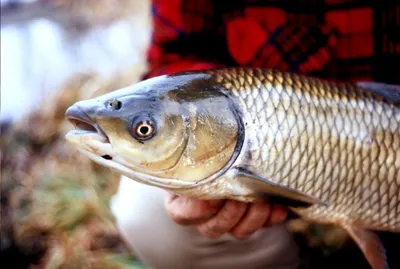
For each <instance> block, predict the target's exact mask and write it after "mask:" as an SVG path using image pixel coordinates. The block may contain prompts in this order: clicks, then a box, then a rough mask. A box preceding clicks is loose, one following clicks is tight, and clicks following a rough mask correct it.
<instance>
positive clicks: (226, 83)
mask: <svg viewBox="0 0 400 269" xmlns="http://www.w3.org/2000/svg"><path fill="white" fill-rule="evenodd" d="M208 73H210V74H212V75H213V76H215V80H216V82H217V83H220V84H222V85H223V87H224V88H226V89H229V90H230V91H231V93H232V95H233V96H234V98H236V100H237V103H238V104H240V107H241V111H242V112H243V114H244V115H246V120H245V125H247V126H250V127H248V128H247V129H246V133H247V137H248V141H247V143H248V145H247V156H246V158H245V159H243V161H242V165H245V166H246V167H250V170H251V171H252V172H253V173H254V174H257V175H258V176H260V177H263V178H266V179H269V180H271V181H273V182H275V183H278V184H280V185H283V186H287V187H291V188H294V189H296V190H299V191H301V192H303V193H306V194H309V195H311V196H313V197H316V198H318V199H320V200H322V201H324V202H325V203H326V204H327V206H325V205H323V206H322V205H314V206H311V207H310V208H307V209H305V210H304V209H298V210H297V211H298V213H299V214H301V215H302V216H304V217H306V218H308V219H310V220H314V221H318V222H327V223H332V222H351V223H357V224H358V225H360V226H363V227H365V228H371V229H375V230H385V231H393V232H400V105H399V104H395V103H391V102H388V101H385V100H384V99H383V98H382V97H380V96H377V95H374V94H372V93H371V92H368V91H366V90H363V89H362V88H360V87H357V86H356V85H354V84H350V83H343V84H336V83H330V82H327V81H322V80H319V79H315V78H309V77H305V76H301V75H296V74H290V73H281V72H277V71H274V70H262V69H229V70H218V71H209V72H208Z"/></svg>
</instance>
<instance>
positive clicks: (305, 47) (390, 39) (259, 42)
mask: <svg viewBox="0 0 400 269" xmlns="http://www.w3.org/2000/svg"><path fill="white" fill-rule="evenodd" d="M381 2H382V3H383V2H385V4H382V3H381ZM152 14H153V26H154V32H153V36H152V44H151V46H150V48H149V51H148V61H149V64H150V71H149V73H148V74H147V76H146V77H152V76H156V75H161V74H166V73H171V72H175V71H182V70H194V69H204V68H213V67H223V66H249V67H263V68H274V69H279V70H282V71H291V72H298V73H304V74H309V75H315V76H319V77H322V78H329V79H336V80H375V81H386V82H390V83H399V82H400V64H399V63H400V4H399V3H398V1H397V0H382V1H372V0H308V1H305V0H279V1H277V0H264V1H263V0H229V1H223V0H153V4H152ZM396 16H397V18H396Z"/></svg>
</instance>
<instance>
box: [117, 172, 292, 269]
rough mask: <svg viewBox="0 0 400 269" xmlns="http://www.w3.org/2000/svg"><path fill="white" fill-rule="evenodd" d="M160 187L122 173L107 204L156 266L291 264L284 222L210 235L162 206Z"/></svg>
mask: <svg viewBox="0 0 400 269" xmlns="http://www.w3.org/2000/svg"><path fill="white" fill-rule="evenodd" d="M163 197H164V191H163V190H161V189H158V188H155V187H150V186H146V185H143V184H140V183H137V182H135V181H133V180H131V179H128V178H125V177H122V178H121V183H120V186H119V190H118V192H117V194H116V195H115V196H114V197H113V200H112V202H111V209H112V211H113V214H114V215H115V217H116V219H117V225H118V228H119V230H120V232H121V233H122V236H123V237H124V238H125V240H126V241H127V242H128V244H130V246H131V247H132V249H133V251H134V252H135V254H136V255H137V256H138V258H140V259H141V261H143V262H144V263H145V264H147V265H148V266H150V267H152V268H154V269H181V268H182V269H203V268H204V269H205V268H218V269H219V268H221V269H225V268H230V269H236V268H246V269H250V268H274V269H278V268H279V269H292V268H293V269H294V268H297V267H298V265H299V259H298V252H297V247H296V245H295V242H294V241H293V238H292V237H291V235H290V233H289V232H288V231H287V230H286V229H285V228H284V227H283V226H276V227H272V228H266V229H262V230H260V231H258V232H257V233H255V234H253V236H251V237H250V238H249V239H247V240H242V241H241V240H236V239H234V238H233V237H231V236H229V235H225V236H223V237H221V238H219V239H208V238H206V237H204V236H202V235H201V234H200V233H198V232H197V230H196V229H195V228H194V227H191V226H181V225H177V224H175V223H174V222H173V221H172V220H171V219H170V218H169V217H168V216H167V213H166V212H165V209H164V206H163Z"/></svg>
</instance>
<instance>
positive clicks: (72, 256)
mask: <svg viewBox="0 0 400 269" xmlns="http://www.w3.org/2000/svg"><path fill="white" fill-rule="evenodd" d="M174 2H176V1H174ZM233 2H235V3H238V2H240V1H239V0H235V1H233ZM253 2H257V1H253ZM271 2H277V3H278V2H279V3H282V5H283V6H285V7H291V8H295V7H302V8H303V10H304V9H308V8H317V7H322V5H316V3H320V4H321V3H323V2H324V0H322V1H318V0H315V1H314V0H310V1H300V0H293V1H286V0H282V1H271ZM327 2H330V3H339V4H342V3H344V2H346V3H349V4H350V5H355V4H357V3H360V2H363V3H367V2H368V3H372V2H373V3H377V4H376V7H378V6H381V7H383V6H384V5H386V6H385V8H382V13H379V12H378V13H375V14H378V15H377V16H378V19H379V22H378V23H381V24H382V25H383V26H382V27H383V29H384V30H385V31H386V30H387V33H390V36H391V38H392V39H390V40H392V41H390V42H389V41H388V40H389V39H388V36H389V34H388V35H386V33H385V32H382V33H381V34H380V36H379V38H380V39H379V41H375V43H374V44H375V47H376V48H378V50H377V52H375V54H374V56H371V55H369V54H368V53H372V52H370V51H369V49H368V48H366V46H363V45H362V44H364V41H363V40H369V39H372V34H371V33H370V32H371V31H372V30H371V29H372V26H371V27H370V28H371V29H369V30H368V31H370V32H368V31H367V30H365V29H364V30H365V31H366V32H361V34H359V35H358V36H356V37H355V38H356V39H357V38H358V39H357V40H358V41H357V40H355V42H353V43H352V39H350V38H347V39H346V38H344V39H343V40H339V41H338V44H337V45H338V47H339V48H342V49H343V48H344V49H343V50H342V51H344V54H342V56H343V55H344V56H343V57H342V58H340V57H341V56H340V55H339V57H338V60H335V61H333V62H332V65H330V66H329V68H328V69H329V71H330V72H332V70H333V73H334V74H335V78H336V79H346V78H347V77H350V74H351V73H352V72H353V71H354V70H355V71H354V72H355V73H357V74H360V79H362V78H363V72H364V71H365V70H364V69H363V68H364V67H363V64H364V63H365V61H366V59H367V58H368V57H373V62H374V66H373V70H372V71H371V70H367V71H366V72H372V73H373V74H374V77H375V79H378V80H381V81H386V82H391V83H398V82H399V81H400V71H399V70H400V69H399V66H400V65H399V62H400V61H399V59H400V58H399V55H400V27H399V26H400V7H399V2H396V0H381V1H367V0H365V1H356V0H354V1H353V0H348V1H345V0H329V1H327ZM219 3H220V5H221V6H223V5H224V1H220V2H219ZM307 3H308V6H307V5H305V4H307ZM381 4H382V5H381ZM396 6H397V9H396V8H394V9H393V7H396ZM388 10H391V11H393V12H391V13H388ZM151 11H152V9H151V6H150V3H149V0H1V117H0V124H1V138H0V146H1V156H0V157H1V254H0V256H1V261H2V268H4V267H3V264H4V262H5V261H8V262H11V263H12V264H13V265H12V266H10V267H7V268H144V266H143V265H142V264H141V263H140V261H138V260H137V259H136V258H135V254H134V253H133V252H132V251H131V250H130V249H129V248H128V247H127V245H126V244H125V243H124V241H123V240H122V239H121V237H120V235H119V233H118V231H117V230H116V227H115V220H114V218H113V216H112V214H111V212H110V209H109V201H110V198H111V197H112V195H113V194H114V193H115V192H116V190H117V187H118V183H119V176H118V175H116V174H115V173H113V172H111V171H110V170H109V169H105V168H103V167H100V166H98V165H96V164H95V163H93V162H91V161H90V160H88V158H86V157H85V156H83V155H81V154H79V153H77V152H75V150H74V149H73V148H72V147H71V146H70V145H67V144H66V143H65V141H64V134H65V133H66V132H67V131H68V130H69V129H70V128H71V126H70V124H69V123H67V122H66V121H65V119H64V113H65V110H66V109H67V107H68V106H70V105H71V104H72V103H74V102H76V101H78V100H81V99H85V98H89V97H93V96H96V95H99V94H103V93H106V92H108V91H111V90H114V89H117V88H120V87H124V86H127V85H129V84H132V83H135V82H137V81H139V80H140V79H142V76H143V75H144V74H146V72H147V71H148V69H149V66H148V63H147V58H146V52H147V50H148V47H149V44H150V42H151V33H152V29H153V28H152V20H151V14H152V13H151ZM384 12H386V13H384ZM379 14H381V15H379ZM385 14H386V15H385ZM387 14H389V15H387ZM332 16H336V15H332ZM339 16H341V15H339ZM349 16H350V15H349ZM379 16H380V17H379ZM385 16H386V17H385ZM342 19H343V20H342V21H345V20H347V17H343V18H342ZM388 22H389V23H388ZM367 24H368V23H366V24H365V25H367ZM346 25H347V24H346ZM363 25H364V24H363ZM339 26H340V25H339ZM349 27H350V26H349ZM361 28H363V27H361ZM364 28H365V27H364ZM361 36H362V38H361ZM363 38H366V39H363ZM193 40H195V41H193ZM193 40H192V41H193V42H192V43H190V42H189V43H187V44H192V45H193V44H195V43H197V47H198V48H199V49H203V50H204V49H206V50H207V48H209V47H207V45H209V43H208V42H209V40H202V41H201V40H200V43H199V40H198V39H193ZM214 41H215V44H216V43H217V42H219V40H214ZM353 41H354V40H353ZM201 42H203V43H201ZM224 42H225V41H224ZM360 44H361V45H360ZM365 44H366V43H365ZM379 44H380V45H379ZM228 45H229V44H228ZM189 47H190V46H189ZM193 49H197V48H196V46H193ZM228 49H230V50H231V52H232V48H226V50H225V52H226V51H228ZM348 51H351V53H348V54H346V53H347V52H348ZM199 54H201V52H199ZM219 54H220V55H224V53H219ZM232 54H234V53H232ZM364 54H365V55H366V56H365V55H364ZM348 55H350V56H348ZM354 55H356V56H354ZM353 56H354V57H356V58H357V59H350V60H344V58H346V57H348V58H351V57H353ZM363 57H364V58H363ZM233 58H234V57H233ZM175 60H176V59H175V58H174V60H173V61H175ZM230 60H232V61H235V60H238V59H235V58H234V59H230ZM238 61H240V59H239V60H238ZM235 64H238V63H237V62H236V63H235ZM393 65H394V67H391V66H393ZM324 71H326V70H322V72H321V73H319V74H318V75H320V76H324ZM288 227H289V228H290V230H291V231H293V233H294V234H295V235H296V240H298V242H299V244H300V246H301V247H302V252H303V253H302V255H304V263H303V266H304V268H337V266H342V267H341V268H344V267H343V266H344V264H347V266H348V267H346V268H354V266H355V265H362V266H364V267H362V268H368V265H367V264H366V262H365V260H364V257H363V256H362V254H361V253H360V252H359V250H358V248H357V247H356V246H355V245H354V244H353V243H352V241H351V240H348V237H347V236H346V234H345V233H344V232H343V231H342V230H340V229H337V228H333V227H322V226H318V225H310V224H308V223H305V222H304V221H300V220H294V221H292V222H290V223H288ZM381 236H382V238H383V240H384V242H385V244H386V246H387V248H388V253H389V255H390V256H391V257H392V255H393V256H394V254H393V253H395V249H396V247H398V246H399V244H400V243H399V237H393V235H391V234H384V233H382V234H381ZM350 260H351V261H352V262H350ZM338 261H339V262H338ZM391 261H392V262H393V264H394V265H395V266H396V265H399V262H398V260H395V259H394V258H393V259H392V260H391ZM336 262H338V263H336ZM338 264H339V265H338ZM399 266H400V265H399ZM357 268H361V267H357ZM393 268H395V267H393Z"/></svg>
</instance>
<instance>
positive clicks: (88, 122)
mask: <svg viewBox="0 0 400 269" xmlns="http://www.w3.org/2000/svg"><path fill="white" fill-rule="evenodd" d="M65 117H66V119H67V120H68V121H69V122H70V123H71V124H72V125H73V126H74V127H75V131H76V130H78V131H80V132H79V133H81V134H82V133H98V134H99V135H101V136H103V137H104V138H105V140H106V142H107V143H110V139H109V138H108V136H107V135H106V134H105V133H104V131H103V130H102V129H101V128H100V126H99V125H98V124H97V123H96V122H95V121H94V120H92V119H91V118H90V117H89V115H88V114H87V113H86V112H84V111H83V110H82V109H81V108H80V107H79V106H77V105H73V106H70V107H69V108H68V109H67V111H66V112H65ZM79 133H78V134H79ZM75 134H77V132H75Z"/></svg>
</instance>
